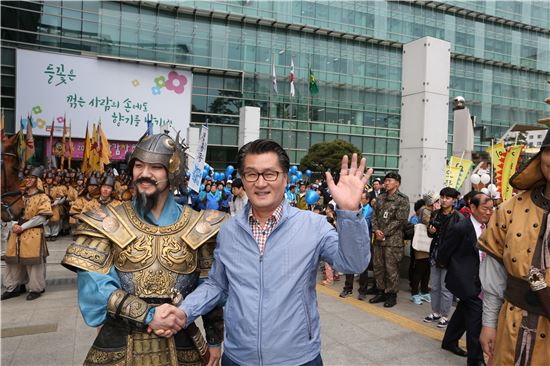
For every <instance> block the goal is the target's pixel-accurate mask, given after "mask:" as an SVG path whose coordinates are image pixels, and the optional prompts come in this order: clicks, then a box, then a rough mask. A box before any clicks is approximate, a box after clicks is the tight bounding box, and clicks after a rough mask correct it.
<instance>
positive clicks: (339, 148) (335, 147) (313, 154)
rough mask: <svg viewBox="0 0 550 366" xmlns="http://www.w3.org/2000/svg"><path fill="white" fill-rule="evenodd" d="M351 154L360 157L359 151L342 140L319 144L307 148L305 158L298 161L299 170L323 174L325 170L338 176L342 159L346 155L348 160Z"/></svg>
mask: <svg viewBox="0 0 550 366" xmlns="http://www.w3.org/2000/svg"><path fill="white" fill-rule="evenodd" d="M353 153H357V155H358V156H359V157H361V150H359V149H358V148H357V147H356V146H354V145H353V144H351V143H349V142H347V141H344V140H333V141H328V142H320V143H318V144H315V145H313V146H312V147H310V148H309V151H308V152H307V154H306V156H304V157H303V158H302V160H301V161H300V170H301V171H304V170H306V169H309V170H311V171H314V172H320V173H324V172H326V171H327V170H329V169H330V170H331V172H332V173H333V175H334V173H336V174H338V173H339V172H340V166H341V162H342V157H343V156H344V155H347V156H348V157H349V158H350V159H351V156H352V154H353Z"/></svg>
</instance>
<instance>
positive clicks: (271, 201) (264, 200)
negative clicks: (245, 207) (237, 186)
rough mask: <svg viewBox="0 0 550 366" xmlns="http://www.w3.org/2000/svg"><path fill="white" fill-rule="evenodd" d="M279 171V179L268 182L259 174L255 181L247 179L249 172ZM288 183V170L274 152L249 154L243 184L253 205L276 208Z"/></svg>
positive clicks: (245, 164)
mask: <svg viewBox="0 0 550 366" xmlns="http://www.w3.org/2000/svg"><path fill="white" fill-rule="evenodd" d="M268 171H269V172H272V173H274V172H277V173H278V175H277V179H275V180H274V181H272V182H268V181H266V180H265V179H264V177H263V176H259V177H258V180H257V181H255V182H249V181H248V180H246V178H245V177H246V174H247V173H267V172H268ZM286 183H287V174H286V171H283V168H282V167H281V165H280V164H279V158H278V157H277V154H276V153H274V152H268V153H264V154H248V155H246V157H245V159H244V163H243V186H244V190H245V192H246V194H247V196H248V199H249V200H250V202H251V204H252V207H253V208H255V209H260V210H275V209H276V208H277V206H278V205H279V204H280V203H281V201H282V200H283V197H284V193H285V187H286Z"/></svg>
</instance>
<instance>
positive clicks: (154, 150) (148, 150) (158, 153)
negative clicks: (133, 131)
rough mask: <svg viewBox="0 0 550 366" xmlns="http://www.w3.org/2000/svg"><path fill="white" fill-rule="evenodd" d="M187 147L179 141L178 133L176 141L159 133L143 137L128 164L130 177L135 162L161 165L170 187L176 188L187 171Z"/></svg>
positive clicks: (165, 134)
mask: <svg viewBox="0 0 550 366" xmlns="http://www.w3.org/2000/svg"><path fill="white" fill-rule="evenodd" d="M187 149H188V146H187V145H185V144H184V143H183V141H180V140H179V132H178V135H177V137H176V140H174V139H172V138H171V137H170V136H169V135H168V134H167V133H160V134H156V135H151V136H145V137H143V138H142V139H141V140H140V141H139V142H138V144H137V145H136V147H135V149H134V152H133V153H132V155H131V157H130V161H129V163H128V172H129V174H130V176H131V175H132V171H133V169H134V164H135V162H136V160H140V161H142V162H144V163H149V164H161V165H162V166H163V167H164V168H166V171H167V172H168V179H169V181H170V184H171V185H172V186H176V185H177V184H179V183H180V180H182V179H183V178H184V177H185V169H187V156H186V154H185V150H187Z"/></svg>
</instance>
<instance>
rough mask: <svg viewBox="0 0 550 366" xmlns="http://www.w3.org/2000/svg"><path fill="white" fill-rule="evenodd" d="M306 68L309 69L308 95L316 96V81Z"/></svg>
mask: <svg viewBox="0 0 550 366" xmlns="http://www.w3.org/2000/svg"><path fill="white" fill-rule="evenodd" d="M308 68H309V94H310V95H317V94H318V93H319V87H318V86H317V80H315V75H313V71H311V67H308Z"/></svg>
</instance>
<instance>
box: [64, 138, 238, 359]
mask: <svg viewBox="0 0 550 366" xmlns="http://www.w3.org/2000/svg"><path fill="white" fill-rule="evenodd" d="M184 151H185V148H184V147H183V146H182V145H181V144H180V143H179V141H174V140H173V139H172V138H170V137H169V136H168V135H166V134H158V135H153V136H147V137H145V138H144V139H142V140H141V141H140V142H139V143H138V145H137V146H136V148H135V150H134V152H133V154H132V156H131V159H130V162H129V167H130V171H134V165H137V164H140V165H143V164H144V163H147V164H151V166H153V165H156V166H158V165H162V167H164V168H165V169H166V171H167V172H168V174H167V176H168V177H169V181H170V182H169V183H170V184H166V185H165V186H166V188H165V189H164V190H166V189H169V187H170V186H176V183H177V179H178V177H179V176H180V175H183V176H184V175H185V171H184V170H185V168H184V166H185V162H186V159H185V152H184ZM134 177H135V176H134ZM159 184H160V182H157V184H155V186H156V187H159ZM159 190H160V188H157V193H158V192H159ZM164 190H163V191H161V192H160V194H163V193H164ZM154 207H156V206H154ZM226 217H227V215H226V214H224V213H223V212H219V211H213V210H212V211H209V210H207V211H202V212H197V211H194V210H192V209H191V208H190V207H188V206H184V207H182V206H180V205H178V204H177V203H176V202H175V200H174V197H173V195H172V194H171V193H168V196H167V199H166V201H165V203H164V206H163V207H162V213H161V214H160V216H158V217H157V218H156V217H155V216H154V215H153V213H152V212H151V211H150V210H149V209H147V207H146V206H144V205H143V201H141V203H140V199H139V198H137V197H136V198H135V199H134V200H133V201H127V202H124V203H123V204H121V205H119V206H117V207H113V206H112V205H103V206H101V207H100V208H99V209H97V210H95V211H88V212H84V213H82V214H80V215H78V218H79V220H80V221H81V225H80V226H79V227H78V229H77V230H76V233H75V234H76V235H75V241H74V242H73V243H72V244H71V245H70V246H69V248H68V249H67V252H66V255H65V257H64V259H63V262H62V263H63V265H64V266H66V267H67V268H69V269H71V270H73V271H76V272H77V273H78V300H79V305H80V309H81V313H82V315H83V317H84V320H85V321H86V323H87V324H88V325H90V326H102V328H101V330H100V332H99V334H98V336H97V338H96V340H95V342H94V344H93V346H92V348H91V349H90V351H89V353H88V355H87V357H86V360H85V362H84V364H85V365H128V366H130V365H197V366H198V365H201V364H202V363H203V362H205V360H207V357H208V349H207V348H208V346H213V347H216V346H220V344H221V342H222V340H223V311H222V308H221V307H218V308H215V309H214V310H212V311H211V312H210V313H208V314H207V315H206V316H204V317H203V322H204V325H205V329H206V339H207V341H208V344H207V342H206V341H205V340H204V338H203V336H202V334H201V332H200V330H199V329H198V328H197V327H196V326H195V325H194V324H191V325H190V326H188V327H187V328H185V329H182V330H181V331H179V332H178V333H176V334H175V335H174V336H171V337H169V338H162V337H158V336H156V335H155V334H154V333H151V334H148V333H147V332H146V329H147V325H148V324H149V323H150V322H151V321H152V319H153V317H154V316H155V315H154V308H155V306H157V305H159V304H165V303H172V304H174V305H177V304H179V302H180V301H181V300H182V299H183V298H185V297H186V296H187V295H188V294H189V293H191V292H192V291H193V290H194V289H195V288H196V287H197V285H198V282H199V278H200V277H202V276H206V275H207V274H208V270H209V268H210V266H211V264H212V260H213V250H214V247H215V238H216V234H217V232H218V230H219V227H220V225H221V224H222V222H223V221H224V219H225V218H226Z"/></svg>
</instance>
